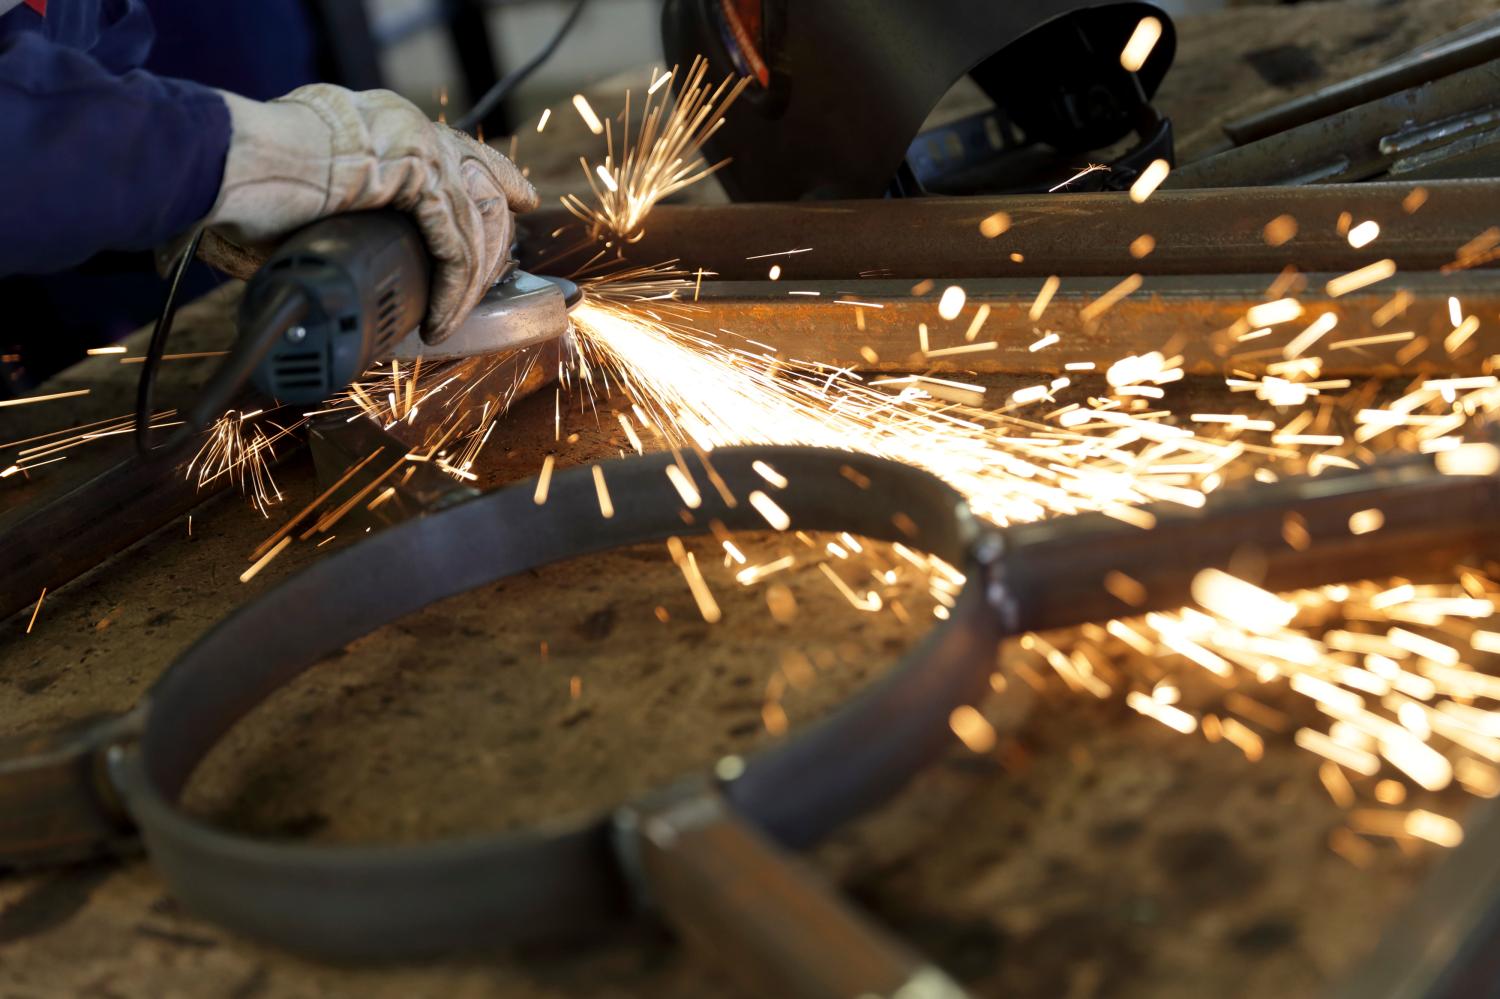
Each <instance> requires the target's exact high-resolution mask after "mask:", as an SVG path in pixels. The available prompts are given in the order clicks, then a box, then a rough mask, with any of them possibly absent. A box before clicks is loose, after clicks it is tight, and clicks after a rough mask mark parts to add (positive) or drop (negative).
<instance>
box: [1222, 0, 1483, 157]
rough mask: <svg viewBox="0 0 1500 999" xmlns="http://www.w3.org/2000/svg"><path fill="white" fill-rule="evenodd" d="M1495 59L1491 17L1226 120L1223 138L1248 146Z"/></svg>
mask: <svg viewBox="0 0 1500 999" xmlns="http://www.w3.org/2000/svg"><path fill="white" fill-rule="evenodd" d="M1496 58H1500V19H1497V18H1495V17H1494V16H1493V15H1492V16H1491V17H1489V18H1486V19H1484V20H1483V21H1480V22H1477V23H1475V24H1471V25H1467V26H1465V27H1464V28H1463V29H1461V30H1460V31H1457V32H1455V33H1453V34H1452V35H1449V36H1447V37H1444V38H1439V39H1436V40H1435V41H1433V42H1432V43H1430V44H1429V45H1426V46H1424V47H1423V48H1421V49H1418V50H1416V51H1414V52H1409V53H1407V54H1406V55H1404V56H1402V57H1400V58H1398V59H1396V60H1395V61H1393V62H1390V63H1387V64H1386V65H1384V66H1381V67H1379V68H1378V69H1373V70H1371V71H1370V72H1368V73H1362V74H1360V75H1359V76H1355V77H1351V78H1350V79H1348V80H1344V81H1342V82H1339V83H1335V84H1333V85H1332V86H1330V87H1324V88H1323V89H1322V90H1318V91H1315V92H1313V93H1311V94H1307V95H1306V96H1303V97H1298V98H1296V99H1294V100H1290V101H1287V102H1286V103H1284V104H1278V105H1276V106H1275V107H1272V108H1268V109H1266V110H1265V111H1258V112H1256V113H1255V114H1252V115H1246V116H1245V117H1243V118H1238V119H1236V120H1234V121H1231V122H1227V123H1226V124H1225V125H1224V134H1226V135H1228V136H1229V137H1230V138H1231V139H1233V140H1234V142H1235V144H1236V145H1240V146H1243V145H1245V144H1246V143H1249V142H1255V141H1256V140H1258V139H1264V138H1265V137H1266V136H1268V135H1275V134H1276V133H1277V132H1282V131H1285V130H1286V129H1289V128H1295V127H1297V126H1298V125H1305V124H1307V123H1308V122H1310V121H1316V120H1317V119H1319V118H1324V117H1327V116H1328V115H1331V114H1335V113H1337V112H1339V111H1345V110H1348V109H1349V108H1352V107H1354V106H1356V105H1359V104H1364V103H1366V102H1368V101H1373V100H1377V99H1379V98H1381V97H1388V96H1390V95H1391V94H1394V93H1396V92H1397V91H1398V90H1405V89H1406V88H1408V87H1415V86H1418V85H1420V84H1423V83H1427V82H1428V81H1430V80H1436V79H1439V78H1440V77H1444V76H1447V75H1448V74H1450V73H1456V72H1458V71H1460V70H1464V69H1469V68H1470V67H1473V66H1477V65H1479V64H1480V63H1482V62H1488V61H1489V60H1491V59H1496Z"/></svg>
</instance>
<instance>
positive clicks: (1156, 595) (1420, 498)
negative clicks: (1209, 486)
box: [1004, 455, 1500, 631]
mask: <svg viewBox="0 0 1500 999" xmlns="http://www.w3.org/2000/svg"><path fill="white" fill-rule="evenodd" d="M1434 464H1435V462H1434V459H1433V458H1432V457H1431V456H1428V455H1419V456H1416V457H1412V458H1408V459H1404V460H1392V461H1388V462H1384V463H1380V464H1376V465H1373V466H1370V467H1368V468H1365V469H1362V470H1360V471H1357V472H1348V473H1343V474H1331V475H1324V476H1318V477H1312V478H1308V477H1302V478H1297V479H1288V480H1286V481H1284V482H1282V483H1278V484H1273V485H1264V486H1259V485H1258V486H1248V487H1245V488H1239V489H1229V490H1225V491H1223V492H1222V493H1219V494H1217V495H1213V496H1210V497H1209V499H1208V501H1207V503H1206V504H1205V506H1204V507H1203V508H1201V509H1192V508H1188V507H1180V508H1173V507H1171V506H1170V505H1167V504H1157V505H1156V506H1154V507H1152V511H1153V513H1154V515H1155V526H1154V527H1153V528H1152V529H1150V530H1142V529H1140V528H1138V527H1133V526H1128V525H1123V524H1121V523H1119V522H1118V521H1114V520H1112V519H1111V518H1109V517H1106V516H1105V515H1103V514H1084V515H1081V516H1076V517H1063V518H1058V519H1055V520H1049V521H1041V522H1037V523H1033V524H1023V525H1020V526H1017V527H1012V528H1010V529H1009V530H1008V531H1007V532H1006V533H1007V542H1008V545H1009V551H1010V553H1011V554H1010V555H1009V556H1008V557H1007V559H1006V561H1005V567H1004V579H1005V585H1006V587H1007V589H1008V590H1009V591H1010V593H1011V594H1012V599H1014V601H1015V602H1016V605H1017V607H1018V618H1019V622H1020V627H1021V628H1023V629H1026V630H1034V631H1043V630H1046V629H1049V628H1057V627H1064V626H1069V625H1074V624H1078V623H1079V622H1082V621H1103V620H1107V619H1108V618H1111V617H1119V616H1121V615H1130V614H1140V613H1144V612H1146V611H1148V610H1165V609H1171V608H1175V607H1181V606H1184V605H1186V604H1190V603H1191V602H1192V593H1191V588H1192V582H1193V579H1194V577H1196V576H1197V574H1198V573H1199V572H1200V571H1201V570H1203V569H1206V568H1210V567H1218V568H1227V567H1228V566H1229V565H1230V563H1231V560H1233V559H1235V558H1236V557H1237V556H1239V557H1244V556H1254V557H1257V561H1258V562H1259V564H1261V565H1263V566H1264V568H1265V573H1264V576H1263V577H1262V578H1260V579H1257V580H1255V582H1257V583H1259V584H1260V585H1262V586H1265V587H1266V588H1267V589H1270V590H1290V589H1296V588H1299V587H1307V586H1318V585H1321V584H1323V583H1331V582H1338V581H1343V580H1351V579H1364V578H1369V577H1371V576H1380V575H1388V574H1389V573H1391V572H1392V571H1397V570H1398V567H1399V571H1400V572H1401V573H1402V574H1403V575H1406V576H1409V577H1414V578H1415V577H1420V576H1422V575H1423V574H1424V573H1426V572H1439V573H1441V572H1448V571H1451V570H1452V567H1453V564H1454V562H1455V561H1457V560H1459V559H1462V558H1464V557H1466V556H1471V555H1475V554H1482V555H1492V554H1493V553H1494V551H1495V546H1496V543H1497V541H1500V521H1497V519H1496V517H1495V511H1496V510H1497V509H1500V478H1497V477H1496V476H1495V475H1493V474H1486V475H1444V474H1441V473H1439V472H1438V471H1436V470H1435V467H1434ZM1367 509H1377V510H1379V511H1381V514H1382V515H1383V517H1384V520H1383V525H1382V526H1381V527H1380V529H1379V530H1376V531H1374V532H1371V533H1366V534H1358V535H1356V534H1354V533H1353V532H1352V531H1351V529H1350V517H1351V516H1352V515H1353V514H1355V513H1356V512H1359V511H1361V510H1367ZM1292 515H1295V516H1297V517H1300V518H1301V521H1302V523H1303V524H1304V525H1305V527H1306V531H1307V535H1308V536H1309V538H1310V539H1311V543H1310V544H1308V545H1301V546H1293V545H1292V544H1290V543H1288V542H1287V540H1286V538H1285V536H1284V529H1285V524H1286V518H1287V517H1289V516H1292ZM1111 572H1123V573H1125V574H1126V575H1127V576H1130V577H1131V578H1132V579H1135V580H1136V581H1138V582H1139V583H1140V584H1141V590H1142V593H1143V594H1144V596H1143V597H1142V598H1141V599H1140V600H1139V601H1137V602H1135V603H1125V602H1124V601H1123V600H1121V598H1120V597H1119V596H1117V595H1115V594H1112V593H1110V592H1109V591H1108V590H1107V589H1106V588H1105V585H1104V579H1105V577H1106V576H1107V575H1109V574H1110V573H1111Z"/></svg>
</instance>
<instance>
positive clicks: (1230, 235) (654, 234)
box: [522, 180, 1500, 280]
mask: <svg viewBox="0 0 1500 999" xmlns="http://www.w3.org/2000/svg"><path fill="white" fill-rule="evenodd" d="M1414 186H1416V185H1414V184H1411V183H1405V184H1402V183H1380V184H1351V185H1332V184H1328V185H1317V186H1313V187H1307V188H1300V189H1299V188H1242V189H1223V190H1215V189H1210V190H1186V191H1166V190H1163V191H1158V192H1157V193H1156V194H1154V195H1153V196H1152V197H1151V198H1150V199H1149V200H1148V201H1146V202H1145V203H1144V204H1139V205H1138V204H1135V203H1133V202H1132V201H1131V200H1130V199H1129V198H1128V197H1127V196H1126V195H1124V194H1041V195H1020V196H1006V197H988V196H986V197H972V198H913V199H908V200H886V201H845V202H836V201H826V202H796V203H778V204H737V205H693V206H673V205H658V206H657V207H656V208H655V209H653V210H652V212H651V216H650V218H649V219H648V220H647V221H646V224H645V227H644V234H643V235H642V236H641V238H640V239H639V241H638V242H634V243H619V242H618V241H616V244H615V245H613V246H610V247H609V248H608V249H606V250H605V256H604V257H601V258H599V259H598V260H595V261H594V263H593V264H592V265H591V267H592V269H593V270H595V271H597V270H599V269H602V268H603V267H604V266H606V263H607V262H608V261H614V260H617V259H619V260H623V261H625V262H628V263H630V264H633V265H649V264H657V263H661V262H663V261H667V260H677V261H680V262H681V265H682V266H683V267H685V268H687V269H688V270H693V269H696V268H703V269H704V270H705V271H708V272H710V273H712V274H714V275H715V276H717V277H718V278H721V279H725V280H754V279H760V278H765V277H766V275H767V272H768V270H769V268H770V266H771V265H772V264H780V265H781V267H782V271H783V274H784V277H785V278H786V279H795V280H844V279H855V278H860V277H896V278H911V279H913V280H918V279H921V278H928V277H931V278H976V277H993V278H1000V277H1045V276H1046V275H1048V274H1061V275H1064V276H1073V277H1083V276H1103V275H1112V274H1129V273H1132V272H1135V271H1139V272H1141V273H1144V274H1248V273H1269V274H1275V273H1277V272H1278V271H1280V270H1281V269H1282V268H1283V267H1285V266H1287V265H1294V266H1296V267H1298V268H1300V269H1301V270H1304V271H1334V272H1338V271H1347V270H1353V269H1354V268H1356V267H1359V266H1361V265H1363V264H1366V263H1369V262H1370V261H1372V260H1376V259H1379V258H1380V257H1392V258H1394V259H1395V260H1396V263H1397V264H1398V265H1399V266H1400V267H1401V269H1402V270H1404V271H1415V270H1436V269H1438V268H1440V267H1442V266H1443V265H1444V264H1447V263H1449V262H1450V261H1452V260H1453V258H1454V253H1455V251H1456V250H1457V249H1458V248H1459V247H1460V246H1462V245H1464V244H1465V243H1467V242H1468V241H1469V240H1471V239H1473V238H1474V237H1475V236H1476V235H1478V234H1479V232H1480V231H1481V230H1483V229H1485V228H1486V227H1487V226H1488V225H1489V224H1490V221H1489V220H1486V219H1484V218H1482V217H1480V216H1479V215H1478V214H1476V208H1477V207H1478V206H1481V205H1486V204H1497V203H1500V181H1492V180H1484V181H1434V182H1430V183H1426V184H1424V185H1423V186H1424V187H1425V188H1426V190H1427V195H1428V197H1427V200H1426V203H1425V204H1423V205H1422V206H1421V208H1420V209H1419V210H1418V211H1416V212H1415V213H1408V212H1407V211H1406V210H1405V209H1403V207H1402V200H1403V199H1404V198H1406V197H1407V195H1408V194H1410V193H1411V191H1412V189H1413V187H1414ZM1346 211H1347V212H1349V213H1351V216H1352V218H1353V219H1354V220H1355V221H1364V220H1366V219H1370V220H1373V221H1375V222H1377V223H1379V225H1380V227H1381V235H1380V238H1379V239H1378V240H1377V241H1376V242H1375V243H1374V244H1372V245H1370V246H1367V247H1365V248H1363V249H1360V250H1356V249H1354V248H1353V247H1351V246H1350V245H1349V243H1348V241H1347V240H1346V239H1345V238H1344V237H1343V236H1342V235H1340V234H1339V232H1338V231H1337V222H1338V218H1339V215H1340V214H1341V213H1342V212H1346ZM996 212H1004V213H1005V214H1006V215H1007V216H1008V217H1009V220H1010V227H1009V228H1008V229H1007V230H1006V231H1005V232H1003V233H1001V234H1000V235H998V236H996V237H994V238H986V237H985V236H984V235H983V234H982V233H981V232H980V229H979V225H980V222H982V221H983V220H985V219H986V218H990V217H991V216H993V215H994V214H995V213H996ZM1281 215H1290V216H1292V217H1293V218H1295V219H1296V222H1297V233H1296V235H1295V236H1294V237H1293V238H1292V239H1291V240H1290V241H1289V242H1286V243H1285V244H1284V245H1282V246H1270V245H1268V244H1267V243H1266V238H1265V232H1264V229H1265V225H1266V223H1267V222H1269V221H1271V220H1272V219H1274V218H1277V217H1278V216H1281ZM522 223H523V225H524V227H525V229H526V231H527V236H526V238H525V239H524V240H523V242H522V245H523V250H524V253H523V260H522V266H524V267H526V268H527V269H528V270H534V271H537V272H539V273H547V274H565V275H566V274H571V273H573V272H574V271H576V270H577V269H578V268H580V267H583V266H584V265H585V264H586V263H587V262H588V261H590V259H591V258H593V257H594V255H595V254H596V253H598V252H599V251H600V250H601V249H603V244H601V243H598V242H596V241H594V240H591V239H590V238H589V237H588V233H587V231H586V229H585V227H584V225H583V223H581V222H579V221H578V220H577V219H575V218H574V217H573V216H572V215H570V214H568V213H567V212H566V211H564V210H563V209H561V208H554V209H544V210H541V211H537V212H533V213H531V214H530V215H527V216H524V217H523V219H522ZM1143 234H1144V235H1150V236H1151V237H1152V238H1153V239H1155V241H1156V245H1155V249H1154V250H1153V251H1152V252H1151V253H1150V254H1149V255H1147V256H1146V257H1144V258H1143V259H1139V260H1137V259H1136V258H1135V257H1133V256H1132V255H1131V252H1130V245H1131V243H1132V242H1133V241H1134V240H1135V239H1136V238H1137V237H1139V236H1141V235H1143ZM802 248H810V249H808V250H807V252H804V253H796V254H791V255H787V256H777V257H764V258H762V259H747V258H751V257H757V256H759V255H761V254H773V253H784V252H785V251H788V250H797V249H802ZM1012 254H1017V255H1019V257H1020V259H1018V260H1017V259H1013V258H1012Z"/></svg>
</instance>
